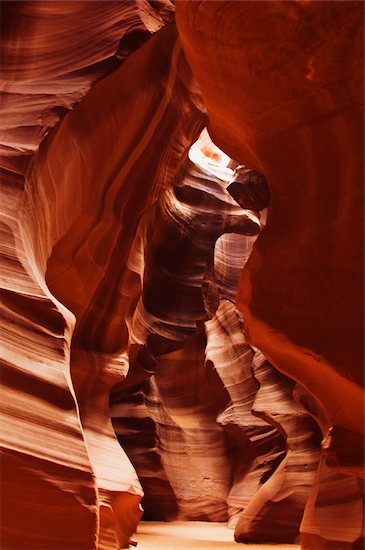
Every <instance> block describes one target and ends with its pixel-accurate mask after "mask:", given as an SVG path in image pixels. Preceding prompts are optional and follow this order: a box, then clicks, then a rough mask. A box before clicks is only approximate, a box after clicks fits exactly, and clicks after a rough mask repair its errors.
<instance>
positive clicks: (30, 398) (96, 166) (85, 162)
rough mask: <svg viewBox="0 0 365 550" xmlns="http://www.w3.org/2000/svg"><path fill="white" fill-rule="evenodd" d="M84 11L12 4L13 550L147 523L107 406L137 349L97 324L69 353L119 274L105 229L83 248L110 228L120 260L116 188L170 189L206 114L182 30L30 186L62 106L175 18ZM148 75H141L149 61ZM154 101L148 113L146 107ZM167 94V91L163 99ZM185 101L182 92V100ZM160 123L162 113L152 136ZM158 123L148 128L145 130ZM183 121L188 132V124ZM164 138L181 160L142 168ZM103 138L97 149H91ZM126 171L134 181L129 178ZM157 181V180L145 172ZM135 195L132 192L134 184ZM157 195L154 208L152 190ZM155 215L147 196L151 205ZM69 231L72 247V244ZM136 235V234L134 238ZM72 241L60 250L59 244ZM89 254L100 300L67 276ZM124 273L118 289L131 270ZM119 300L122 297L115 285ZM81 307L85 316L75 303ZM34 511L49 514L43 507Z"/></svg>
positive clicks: (9, 308) (78, 5)
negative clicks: (129, 38) (142, 35)
mask: <svg viewBox="0 0 365 550" xmlns="http://www.w3.org/2000/svg"><path fill="white" fill-rule="evenodd" d="M84 8H85V3H83V2H69V3H67V4H64V3H58V2H39V3H16V4H12V3H10V4H6V5H5V6H4V9H6V10H7V11H6V17H7V24H8V27H7V32H6V33H5V36H4V50H3V51H4V54H3V55H4V71H3V76H4V78H5V82H4V83H3V89H4V90H5V91H6V95H5V99H4V105H5V108H4V111H5V114H6V116H5V117H4V118H2V123H3V125H4V132H3V133H2V137H3V144H4V155H3V159H2V166H3V168H4V179H3V181H4V183H5V188H4V190H5V191H6V197H7V198H6V202H5V201H4V202H5V204H4V209H3V213H4V217H3V220H4V221H3V226H2V227H3V232H4V236H5V238H6V240H5V242H6V246H5V249H4V256H5V260H4V263H3V268H4V269H3V278H4V281H3V287H4V288H6V290H7V291H6V293H4V310H5V314H4V317H5V316H6V320H9V323H8V324H7V327H6V329H4V330H5V338H4V341H5V344H4V347H3V350H4V356H5V358H6V369H5V370H4V372H5V376H4V388H5V391H3V392H2V401H3V407H2V410H3V414H4V415H5V416H4V421H3V423H4V425H6V427H7V429H6V434H5V436H4V438H3V455H4V458H3V469H2V472H3V474H4V490H3V491H2V498H3V504H2V506H3V509H4V510H6V513H5V514H4V516H3V520H4V521H3V535H2V544H3V546H4V547H5V548H25V547H26V548H35V547H37V548H47V549H48V548H60V546H61V547H63V548H66V547H67V548H74V547H77V548H80V549H81V548H85V549H86V548H87V549H90V548H94V547H95V546H96V545H98V547H99V548H104V547H105V548H115V547H117V546H118V547H119V546H120V547H124V546H126V544H127V543H128V539H129V537H130V535H131V534H132V533H133V531H134V530H135V528H136V523H137V521H138V519H139V517H140V515H141V512H140V510H139V501H140V498H141V495H142V490H141V487H140V484H139V481H138V479H137V476H136V474H135V471H134V469H133V467H132V466H131V464H130V462H129V460H128V459H127V457H126V455H125V454H124V453H123V451H122V449H121V448H120V446H119V445H118V444H117V441H116V439H115V434H114V431H113V429H112V425H111V422H110V418H109V410H108V401H109V392H110V388H111V387H112V386H113V385H114V384H115V383H116V381H117V380H118V379H119V380H120V379H122V378H123V377H124V376H125V373H126V370H127V364H126V363H125V361H123V355H122V354H121V353H119V351H120V349H121V347H122V344H121V343H120V342H119V341H118V342H117V343H116V344H115V343H114V342H112V343H110V341H108V342H107V343H105V342H101V340H99V337H98V336H95V335H94V336H93V335H89V334H88V328H86V329H85V332H84V335H85V334H87V338H85V337H84V339H85V340H88V343H87V345H86V347H84V346H83V345H82V344H80V341H81V340H82V334H83V331H82V330H78V334H79V335H80V334H81V337H80V336H79V337H78V340H74V342H75V345H74V346H73V349H72V353H70V351H71V350H70V348H71V336H72V334H73V332H74V327H75V325H76V327H78V326H79V322H80V318H81V315H80V310H81V311H82V312H84V311H87V310H88V307H89V304H90V301H93V303H94V304H95V305H96V307H97V310H98V314H99V313H100V306H98V305H97V299H94V300H92V298H91V296H92V294H93V292H94V291H95V287H97V286H98V283H99V281H100V279H102V278H103V277H104V274H105V272H107V271H108V261H109V259H110V257H108V255H106V257H105V256H104V254H102V256H103V258H100V257H97V256H98V255H99V252H101V250H100V246H99V243H98V241H97V240H96V239H95V232H94V233H93V234H92V235H91V241H90V242H93V243H94V245H95V248H93V246H91V248H93V251H94V252H92V251H91V248H90V242H85V241H84V234H87V233H89V231H90V225H91V226H94V229H95V231H96V234H97V233H98V228H99V231H100V228H102V231H101V233H102V235H100V237H101V239H102V242H103V246H104V248H105V247H106V248H108V249H109V250H110V251H112V250H113V245H114V244H116V243H117V242H118V228H119V229H120V225H119V219H116V217H114V216H113V209H115V212H116V213H117V215H121V213H122V210H123V208H122V205H121V203H120V202H119V204H118V203H115V202H114V201H113V200H110V197H109V201H108V199H107V194H108V191H109V192H111V194H112V195H115V194H118V190H120V186H122V181H124V180H125V179H128V178H129V179H130V177H129V170H130V169H131V168H132V166H133V163H135V162H137V161H140V163H141V168H140V170H139V174H136V177H137V179H138V181H142V182H143V181H148V184H149V185H150V186H151V187H152V188H153V187H155V188H156V186H157V187H158V186H159V185H162V184H163V183H161V180H162V181H163V179H164V177H165V176H166V177H168V176H169V175H170V174H171V173H174V171H175V170H177V168H178V166H179V162H180V158H181V156H182V155H183V153H184V147H185V148H186V146H185V144H186V145H188V144H190V143H191V141H194V139H195V135H197V133H198V129H199V127H200V124H201V115H200V111H198V110H197V109H196V107H195V106H194V104H192V103H191V101H190V99H189V97H187V95H186V91H185V87H184V84H183V82H182V80H184V78H185V80H188V79H189V73H188V71H187V69H186V67H185V66H184V67H182V58H181V55H180V54H179V51H180V50H179V47H178V46H176V47H175V48H174V44H175V42H176V34H175V32H174V29H173V28H170V29H169V30H168V32H167V38H166V37H165V38H164V37H163V36H162V37H161V40H162V42H163V43H164V44H165V46H164V47H162V49H160V48H159V46H158V45H156V44H155V45H153V39H152V42H151V43H149V44H148V46H147V47H146V48H145V49H144V52H145V53H142V54H140V53H139V52H138V54H137V55H141V56H142V57H141V60H142V65H143V63H145V65H146V66H148V67H149V68H150V70H149V71H147V72H143V71H142V76H141V77H140V79H139V80H138V78H137V79H135V78H134V76H132V75H130V76H126V75H125V74H124V72H125V71H127V73H128V71H130V70H131V65H129V69H128V68H125V67H126V66H127V65H128V62H127V63H125V65H123V67H121V68H120V69H118V70H117V76H116V77H115V78H113V77H109V78H108V79H104V80H102V81H101V82H100V83H99V84H98V85H97V86H99V91H98V92H96V95H95V94H94V95H91V96H90V95H88V96H87V97H85V98H84V101H86V103H87V105H86V104H85V106H84V107H83V108H82V109H81V111H82V112H83V114H82V113H78V114H77V108H76V109H75V110H74V111H72V112H71V113H70V115H69V116H68V117H66V118H65V119H64V120H63V122H62V124H61V125H60V126H59V127H58V128H57V131H56V132H53V134H52V136H49V138H48V139H47V140H46V141H45V142H44V144H42V147H41V151H39V154H38V156H37V157H36V158H35V160H34V161H33V163H32V167H31V169H30V170H28V177H27V183H26V188H25V191H24V190H23V187H24V173H25V170H26V168H27V164H28V161H29V158H30V155H31V153H32V152H33V151H35V150H36V148H37V146H38V144H39V141H40V139H41V138H42V137H43V136H44V135H45V134H46V133H47V131H48V128H49V127H51V126H53V125H54V124H55V123H56V122H57V120H58V117H59V116H60V115H61V114H63V111H64V109H60V108H59V106H60V105H61V106H62V107H64V108H69V107H71V106H72V105H73V104H74V103H75V102H76V101H79V100H80V98H81V97H82V96H84V95H85V93H86V91H87V89H88V88H89V87H90V85H91V83H92V82H93V81H95V79H97V78H99V77H100V76H103V75H104V74H105V73H107V72H110V70H111V69H113V68H115V67H119V65H120V63H119V61H120V58H121V57H123V55H124V56H125V54H126V49H128V48H130V49H132V50H133V49H134V46H135V45H133V44H130V43H129V44H128V43H127V46H126V43H125V42H124V45H123V44H122V47H120V48H119V53H118V57H119V61H118V60H116V59H111V54H112V53H113V52H115V51H116V50H117V49H118V43H119V40H120V39H121V38H122V37H123V35H124V34H125V33H126V32H127V31H129V30H135V29H136V28H137V29H138V28H139V29H144V30H146V28H147V29H148V30H149V31H154V30H157V28H159V27H160V26H161V25H162V24H163V23H164V21H163V20H162V19H161V17H160V16H159V14H158V11H156V10H154V9H153V8H151V6H150V5H149V4H148V3H147V2H139V3H134V2H133V3H125V4H124V3H120V2H108V3H106V2H93V3H92V4H90V6H89V5H88V10H87V13H86V15H85V11H84ZM89 8H90V9H89ZM160 8H162V10H163V14H164V17H165V19H166V17H168V9H169V5H168V3H167V2H165V3H160ZM81 15H82V17H81ZM80 18H81V19H80ZM80 21H82V22H81V23H80ZM96 23H97V24H96ZM75 28H77V32H76V31H75ZM101 29H102V30H103V33H104V34H105V36H103V34H102V33H101ZM65 33H66V34H65ZM67 33H69V34H67ZM60 36H62V40H61V41H60ZM158 40H159V39H158ZM90 43H91V46H90ZM156 48H157V51H158V54H157V56H156V55H155V54H156ZM164 51H165V54H164V53H163V52H164ZM155 57H156V58H158V59H160V65H158V64H157V66H155V68H152V67H153V66H154V61H152V63H151V60H154V59H155ZM136 66H137V67H139V66H140V65H139V63H138V62H137V65H136ZM138 72H139V71H138ZM177 72H179V78H177ZM132 73H133V69H132ZM141 78H142V81H143V82H142V81H141ZM109 79H110V80H109ZM126 80H127V81H129V85H128V86H126V87H124V92H123V94H124V99H122V98H121V97H119V95H120V92H119V89H120V87H121V85H120V83H122V82H125V81H126ZM135 80H136V82H135V84H133V82H134V81H135ZM134 86H136V88H134ZM96 88H97V87H96ZM136 90H138V91H136ZM141 90H142V95H140V96H139V97H140V100H139V104H138V105H137V104H136V103H135V98H136V97H137V95H138V94H140V93H141ZM161 90H166V91H165V92H162V93H161ZM179 90H182V91H180V93H179ZM45 91H46V93H45ZM113 94H114V98H115V102H117V103H119V107H118V108H117V109H116V111H118V109H119V115H118V114H117V112H115V113H114V116H113V118H112V119H111V118H110V116H108V114H110V112H111V110H112V107H111V103H112V102H113V101H112V95H113ZM143 94H144V95H143ZM171 95H174V96H175V97H176V102H174V101H170V99H171ZM100 97H103V98H106V97H108V98H109V100H110V101H111V103H107V102H105V101H102V102H100ZM128 97H129V98H130V99H129V100H128V99H127V98H128ZM144 98H147V100H146V102H145V104H144V109H145V110H143V109H142V108H141V106H142V105H143V101H144ZM19 105H22V108H23V109H24V113H23V114H24V116H23V115H22V116H20V115H19V112H18V106H19ZM99 107H100V109H99V115H96V111H97V110H98V108H99ZM133 109H135V111H136V112H137V111H138V113H139V116H137V119H138V118H139V119H140V121H139V122H137V121H136V120H134V119H135V117H134V116H133V115H132V113H133ZM126 112H129V113H131V119H130V124H129V126H128V125H127V126H126V127H124V132H122V134H123V137H122V138H119V139H118V138H117V137H116V136H114V134H113V130H112V127H115V128H120V127H121V124H120V122H121V121H124V120H125V113H126ZM151 112H154V116H153V117H152V123H151V125H150V126H149V123H150V121H151V119H150V113H151ZM169 113H170V115H169ZM91 114H92V116H90V115H91ZM162 115H164V116H163V120H162V124H161V117H162ZM98 117H99V122H100V123H98ZM118 117H119V118H118ZM144 117H147V118H146V119H145V120H144ZM176 117H177V118H179V121H180V124H176V123H175V118H176ZM75 118H76V119H77V122H76V123H75ZM82 118H84V119H85V121H84V122H82ZM118 121H119V124H118ZM133 121H134V122H133ZM148 126H149V130H148ZM141 128H143V134H144V136H145V138H144V139H145V141H144V145H143V143H141V144H140V145H139V147H138V148H137V150H136V151H135V154H134V159H133V158H131V156H130V144H133V143H136V142H138V141H140V139H139V137H138V136H139V135H140V131H141ZM155 131H161V133H162V135H163V134H164V132H166V133H167V135H169V136H170V135H172V136H173V143H174V147H175V148H176V149H174V151H173V152H172V154H168V153H167V151H166V149H165V148H164V147H165V145H164V142H162V143H160V144H159V145H158V149H159V152H157V151H153V150H151V149H150V150H149V151H148V153H147V156H148V155H150V154H151V155H152V158H153V162H152V163H151V162H149V161H148V160H147V159H145V161H143V156H144V155H146V153H144V151H145V150H146V146H147V144H148V143H149V140H150V139H151V137H152V136H153V133H154V132H155ZM103 132H104V133H105V135H106V136H108V139H104V144H105V145H106V151H107V152H108V154H105V155H102V156H103V158H104V162H105V164H107V166H106V168H105V170H104V171H103V169H102V165H101V163H100V160H99V159H98V158H97V157H98V155H96V154H95V150H94V149H95V147H96V149H98V150H99V149H100V145H98V144H100V142H101V143H103V137H102V134H103ZM92 135H94V145H92V147H91V148H89V145H91V142H92V141H93V140H92V139H91V141H90V142H89V138H91V136H92ZM133 136H134V137H133ZM86 142H88V143H89V145H87V143H86ZM106 142H108V143H107V144H106ZM111 142H112V143H113V144H114V160H113V158H112V157H113V149H112V146H111ZM123 143H124V145H123ZM85 146H86V147H85ZM60 151H62V154H60ZM53 152H54V153H53ZM100 153H101V154H102V151H101V150H100ZM88 155H89V159H88ZM123 155H124V156H125V157H126V156H128V158H129V165H128V164H127V165H126V166H125V160H124V161H123ZM161 159H162V160H161ZM123 165H124V166H125V172H124V175H122V176H120V167H121V166H123ZM143 166H144V167H145V168H144V169H143ZM95 170H96V171H95ZM99 170H100V172H99ZM143 170H145V171H146V174H145V176H142V175H141V174H142V172H143ZM108 171H109V176H108V175H107V172H108ZM98 172H99V176H98V175H97V173H98ZM113 180H114V186H113ZM97 181H98V182H99V184H98V185H96V182H97ZM101 181H103V183H101ZM91 182H94V183H93V184H91ZM156 182H157V183H156ZM130 184H132V188H133V182H130ZM104 186H106V187H104ZM76 189H77V190H76ZM4 194H5V193H4ZM138 194H139V192H138V191H137V189H135V190H134V197H133V192H132V193H131V192H129V193H128V191H126V194H125V198H124V199H123V200H124V201H126V200H129V201H131V202H132V203H133V201H134V207H133V211H134V213H136V212H137V209H138V208H139V207H138V202H139V199H138V196H137V195H138ZM103 197H104V199H103ZM146 199H147V200H150V199H151V197H149V196H148V193H146ZM103 201H104V202H106V203H107V205H106V207H105V208H104V216H103V215H102V216H101V219H100V216H99V213H100V208H99V205H102V203H103ZM122 202H123V201H122ZM90 206H91V208H90ZM143 207H144V203H143V197H142V204H140V208H141V210H143ZM110 208H111V209H112V210H110ZM101 212H103V208H102V209H101ZM137 218H138V216H137ZM113 219H114V227H113ZM106 220H107V221H106ZM110 222H111V223H110ZM125 223H128V222H127V221H126V222H125ZM106 226H108V227H107V229H108V230H109V231H108V230H107V236H106V235H105V229H106ZM70 227H72V229H71V231H70V232H69V233H68V237H67V238H66V239H65V240H63V239H64V237H65V234H66V233H67V232H68V231H69V230H70ZM115 229H116V232H115ZM103 230H104V232H103ZM83 231H85V233H83ZM129 231H131V232H132V233H133V227H130V229H129ZM108 239H110V240H108ZM60 242H61V244H58V249H57V247H56V250H54V245H56V243H60ZM62 242H63V243H64V246H63V245H62ZM82 245H84V251H85V247H86V249H87V254H90V253H91V256H93V255H94V256H95V261H93V263H92V265H91V264H90V263H89V264H88V267H87V266H86V264H83V265H84V268H85V267H86V269H87V270H88V269H89V268H91V270H92V271H93V273H94V275H95V276H94V278H92V277H89V276H88V275H87V274H86V273H81V274H80V277H81V279H80V280H85V281H87V280H88V281H89V283H90V286H91V288H92V290H91V295H90V294H89V297H88V292H87V291H88V290H89V288H90V286H89V288H88V289H86V290H85V291H83V292H80V287H77V285H75V281H74V279H72V277H68V276H67V273H68V272H71V274H73V270H74V272H76V274H77V267H78V265H79V264H78V260H77V254H76V250H77V251H78V254H79V259H80V256H83V253H84V251H83V247H82ZM123 245H125V246H127V247H128V231H127V234H125V235H124V236H123ZM98 246H99V252H98ZM57 250H61V253H60V254H58V252H57ZM60 256H61V257H60ZM50 257H51V258H50ZM122 257H123V253H122V252H121V258H122ZM83 259H84V258H82V261H83ZM100 262H101V263H100ZM47 263H48V266H47ZM118 265H119V264H118ZM118 265H117V270H118ZM47 269H48V272H49V275H48V276H47V278H48V279H49V280H52V279H54V280H55V282H54V284H53V285H52V284H51V283H49V286H52V293H51V291H50V290H49V286H47V284H46V283H45V277H46V271H47ZM58 274H60V275H61V276H62V278H64V281H65V282H66V285H64V284H63V283H62V284H61V285H60V286H61V287H62V289H63V292H62V293H59V289H58V287H57V280H56V279H57V275H58ZM111 276H112V278H113V277H116V279H117V280H118V277H119V276H120V272H118V274H115V273H113V274H112V275H111ZM105 282H106V288H109V289H111V286H112V285H111V284H110V280H108V276H107V277H106V279H105ZM101 292H102V293H103V292H104V291H101ZM112 292H113V293H114V294H115V293H117V292H118V291H117V289H116V287H113V290H112ZM60 294H62V296H61V295H60ZM67 296H68V298H67ZM58 298H61V300H62V302H63V304H65V305H66V306H67V308H68V309H66V307H65V306H64V305H63V304H61V303H60V302H59V301H58ZM77 300H79V302H78V305H79V308H77V307H76V305H75V302H77ZM107 307H108V306H107V304H106V308H107ZM116 307H118V304H116ZM71 310H72V313H71ZM86 317H87V315H86ZM112 317H113V316H111V317H110V320H111V323H112V324H113V322H114V323H116V324H117V328H118V334H121V338H122V341H123V336H124V334H125V333H123V331H122V330H121V328H120V321H118V320H117V319H116V318H115V319H114V321H113V319H112ZM104 326H105V323H104ZM109 329H110V327H109ZM89 336H90V338H89ZM97 342H99V344H100V345H99V344H98V343H97ZM100 347H101V348H102V349H101V350H100V349H99V348H100ZM70 355H72V358H71V359H70ZM18 483H20V486H21V487H22V488H23V489H22V498H18V495H19V485H18ZM25 488H26V489H25ZM35 500H36V501H37V502H38V503H39V504H38V506H37V507H35V506H34V501H35Z"/></svg>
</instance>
